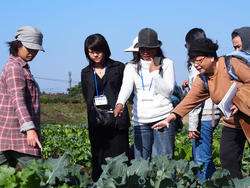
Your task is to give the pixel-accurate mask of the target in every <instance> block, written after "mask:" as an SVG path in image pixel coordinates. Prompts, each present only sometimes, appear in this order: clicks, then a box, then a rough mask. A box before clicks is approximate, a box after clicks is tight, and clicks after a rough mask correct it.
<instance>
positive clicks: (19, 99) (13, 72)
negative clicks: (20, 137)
mask: <svg viewBox="0 0 250 188" xmlns="http://www.w3.org/2000/svg"><path fill="white" fill-rule="evenodd" d="M6 83H7V89H8V92H9V93H10V95H11V99H12V103H13V105H14V106H15V109H16V114H17V117H18V121H19V124H20V125H21V127H20V131H23V130H28V129H27V124H28V125H29V128H31V127H32V125H33V126H34V124H33V122H32V120H31V116H30V114H29V111H28V108H27V106H26V103H25V86H26V84H25V77H24V71H23V69H22V67H20V66H11V67H10V68H9V70H8V71H7V76H6ZM31 122H32V123H31ZM24 127H26V128H24ZM33 128H35V126H34V127H33Z"/></svg>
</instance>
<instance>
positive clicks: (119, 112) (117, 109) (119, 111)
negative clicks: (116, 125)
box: [114, 103, 123, 117]
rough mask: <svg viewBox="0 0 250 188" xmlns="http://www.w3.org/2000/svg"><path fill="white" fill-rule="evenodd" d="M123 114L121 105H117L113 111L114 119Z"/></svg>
mask: <svg viewBox="0 0 250 188" xmlns="http://www.w3.org/2000/svg"><path fill="white" fill-rule="evenodd" d="M122 113H123V105H122V104H120V103H119V104H117V105H116V106H115V109H114V117H120V116H121V115H122Z"/></svg>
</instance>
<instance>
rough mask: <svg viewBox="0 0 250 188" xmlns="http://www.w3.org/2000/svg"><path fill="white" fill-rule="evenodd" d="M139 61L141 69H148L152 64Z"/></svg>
mask: <svg viewBox="0 0 250 188" xmlns="http://www.w3.org/2000/svg"><path fill="white" fill-rule="evenodd" d="M140 61H141V67H142V68H143V69H149V67H150V64H151V63H152V61H145V60H143V59H141V60H140Z"/></svg>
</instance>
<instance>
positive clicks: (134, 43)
mask: <svg viewBox="0 0 250 188" xmlns="http://www.w3.org/2000/svg"><path fill="white" fill-rule="evenodd" d="M137 43H138V37H135V39H134V40H133V43H132V45H131V46H130V47H129V48H127V49H125V50H124V52H138V51H139V48H135V47H134V46H135V45H136V44H137Z"/></svg>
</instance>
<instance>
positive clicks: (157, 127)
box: [151, 113, 176, 130]
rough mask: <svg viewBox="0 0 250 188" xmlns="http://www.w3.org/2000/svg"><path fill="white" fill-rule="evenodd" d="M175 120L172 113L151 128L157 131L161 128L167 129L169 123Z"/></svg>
mask: <svg viewBox="0 0 250 188" xmlns="http://www.w3.org/2000/svg"><path fill="white" fill-rule="evenodd" d="M175 120H176V115H175V114H174V113H170V115H169V116H168V117H167V118H166V119H164V120H162V121H160V122H158V123H156V124H154V125H153V126H152V127H151V128H152V129H156V130H159V129H160V128H162V127H167V128H169V124H170V122H171V121H175Z"/></svg>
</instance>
